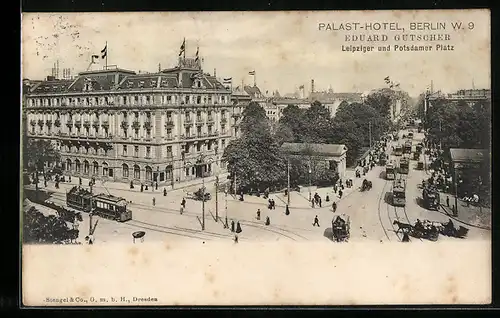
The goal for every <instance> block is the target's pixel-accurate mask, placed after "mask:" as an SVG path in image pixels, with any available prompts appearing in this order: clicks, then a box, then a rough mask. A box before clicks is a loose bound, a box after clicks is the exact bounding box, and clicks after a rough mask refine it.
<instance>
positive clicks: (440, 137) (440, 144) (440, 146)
mask: <svg viewBox="0 0 500 318" xmlns="http://www.w3.org/2000/svg"><path fill="white" fill-rule="evenodd" d="M441 139H442V129H441V118H439V150H442V149H443V144H442V142H441Z"/></svg>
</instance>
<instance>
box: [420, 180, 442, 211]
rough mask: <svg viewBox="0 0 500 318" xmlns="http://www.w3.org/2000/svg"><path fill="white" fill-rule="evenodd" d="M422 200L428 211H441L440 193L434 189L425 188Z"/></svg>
mask: <svg viewBox="0 0 500 318" xmlns="http://www.w3.org/2000/svg"><path fill="white" fill-rule="evenodd" d="M422 198H423V199H424V205H425V208H426V209H430V210H436V211H437V210H439V204H440V198H439V192H438V191H437V189H436V188H434V187H429V186H427V187H425V188H424V190H423V191H422Z"/></svg>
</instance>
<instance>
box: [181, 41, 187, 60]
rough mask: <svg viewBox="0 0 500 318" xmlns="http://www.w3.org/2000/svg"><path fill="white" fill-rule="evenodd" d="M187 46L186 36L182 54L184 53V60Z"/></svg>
mask: <svg viewBox="0 0 500 318" xmlns="http://www.w3.org/2000/svg"><path fill="white" fill-rule="evenodd" d="M186 48H187V45H186V38H184V52H182V54H184V61H185V60H186Z"/></svg>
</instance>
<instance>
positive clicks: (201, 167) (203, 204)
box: [197, 154, 205, 231]
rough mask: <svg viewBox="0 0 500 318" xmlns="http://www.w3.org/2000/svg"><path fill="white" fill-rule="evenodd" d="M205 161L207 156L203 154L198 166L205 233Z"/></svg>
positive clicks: (202, 225)
mask: <svg viewBox="0 0 500 318" xmlns="http://www.w3.org/2000/svg"><path fill="white" fill-rule="evenodd" d="M204 161H205V156H204V155H203V154H201V155H200V156H199V157H198V163H197V166H198V167H199V169H201V180H202V186H201V230H202V231H205V173H204V171H203V162H204Z"/></svg>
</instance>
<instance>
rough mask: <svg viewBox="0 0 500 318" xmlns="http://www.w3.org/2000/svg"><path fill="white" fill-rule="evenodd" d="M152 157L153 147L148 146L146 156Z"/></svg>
mask: <svg viewBox="0 0 500 318" xmlns="http://www.w3.org/2000/svg"><path fill="white" fill-rule="evenodd" d="M150 157H151V147H150V146H146V158H150Z"/></svg>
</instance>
